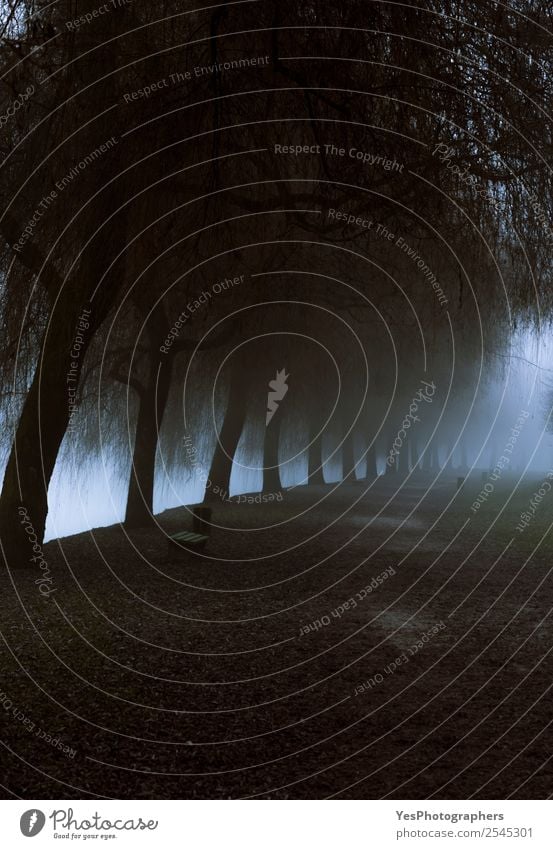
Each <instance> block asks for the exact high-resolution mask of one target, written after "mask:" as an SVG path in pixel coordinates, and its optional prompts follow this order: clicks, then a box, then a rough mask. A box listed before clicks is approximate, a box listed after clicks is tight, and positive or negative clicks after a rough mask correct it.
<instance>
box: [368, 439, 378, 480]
mask: <svg viewBox="0 0 553 849" xmlns="http://www.w3.org/2000/svg"><path fill="white" fill-rule="evenodd" d="M366 457H367V479H368V480H374V479H375V478H377V477H378V469H377V467H376V448H375V445H374V442H372V443H371V445H370V446H369V448H368V449H367V453H366Z"/></svg>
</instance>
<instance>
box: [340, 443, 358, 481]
mask: <svg viewBox="0 0 553 849" xmlns="http://www.w3.org/2000/svg"><path fill="white" fill-rule="evenodd" d="M355 465H356V463H355V451H354V446H353V432H350V433H349V434H348V435H347V436H346V437H345V439H344V441H343V443H342V482H344V481H348V482H350V483H352V482H353V481H355V480H357V478H356V476H355Z"/></svg>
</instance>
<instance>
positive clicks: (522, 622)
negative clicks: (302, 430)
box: [0, 478, 553, 798]
mask: <svg viewBox="0 0 553 849" xmlns="http://www.w3.org/2000/svg"><path fill="white" fill-rule="evenodd" d="M428 483H429V481H428V480H426V479H418V480H413V481H410V482H408V483H407V484H406V485H404V486H403V487H402V488H401V489H400V490H399V491H398V483H397V482H390V481H389V480H384V479H379V480H378V481H377V482H376V483H375V484H373V485H372V486H370V487H369V489H368V491H367V487H366V486H363V485H362V484H360V483H357V484H354V485H350V486H347V487H346V486H342V487H340V488H338V489H335V490H333V488H332V487H321V488H310V489H306V488H297V489H295V490H292V491H287V492H286V493H284V497H283V500H282V502H274V503H270V504H248V503H240V504H236V503H226V504H221V505H220V506H219V507H217V508H216V509H215V512H214V517H213V518H214V524H215V525H216V527H215V529H214V531H213V534H212V539H211V541H210V545H209V547H208V549H207V551H206V556H205V557H195V558H186V557H185V558H184V559H181V560H177V561H175V560H174V559H173V560H168V559H167V542H166V537H165V533H166V532H169V533H170V532H174V531H175V530H176V529H181V528H183V527H184V526H185V525H187V524H189V522H188V518H189V517H188V514H187V511H186V510H185V509H181V510H173V511H168V512H167V513H165V514H163V515H162V516H160V517H158V521H159V525H160V529H152V530H144V531H140V532H136V533H134V534H132V535H131V537H130V538H129V537H127V536H126V535H125V534H124V532H123V531H122V529H121V528H119V527H113V528H106V529H100V530H98V531H95V532H94V533H90V534H80V535H78V536H76V537H70V538H67V539H65V540H61V541H56V542H52V543H49V544H48V545H47V546H45V555H46V558H47V560H48V564H49V566H50V569H51V572H52V576H53V586H54V587H55V592H53V593H52V594H51V595H50V597H49V598H42V597H41V596H40V594H39V593H38V591H37V586H36V585H35V584H34V580H35V579H36V575H35V572H34V571H33V570H31V569H29V570H24V571H20V572H18V573H17V574H14V575H12V576H11V578H6V577H4V579H3V581H4V586H3V589H4V592H3V594H2V599H3V603H2V623H3V624H2V631H3V635H4V637H5V644H4V648H3V656H2V669H3V675H2V683H1V685H0V689H1V691H2V695H3V697H4V701H3V707H4V710H3V711H1V712H0V716H1V719H2V724H3V734H2V739H3V740H4V741H5V747H4V748H3V751H2V775H3V776H4V779H3V780H4V783H5V784H6V786H7V787H8V788H10V789H11V790H12V791H13V792H14V793H15V794H18V795H21V796H25V797H27V798H53V797H62V798H64V797H68V798H71V797H79V796H84V797H87V796H91V797H94V796H100V797H128V798H151V797H156V798H171V797H177V798H182V797H184V798H188V797H233V798H234V797H243V796H255V797H271V798H279V797H284V798H297V797H301V798H321V797H326V796H336V797H341V798H381V797H384V796H391V797H397V798H424V797H429V796H435V797H437V798H468V797H470V796H474V797H476V798H478V797H480V798H504V797H506V796H508V795H510V794H513V795H514V796H515V797H528V798H543V797H546V796H548V795H549V794H550V793H551V792H552V791H553V783H552V780H551V773H552V770H553V766H552V765H551V764H550V762H549V760H548V758H549V754H548V752H549V751H550V749H551V746H550V744H551V730H550V728H549V726H548V724H549V722H550V721H551V720H552V719H553V715H552V711H551V708H550V705H551V703H552V700H551V697H550V693H549V690H548V688H549V687H550V685H551V682H552V680H553V678H552V674H551V673H552V671H553V662H552V658H551V653H550V652H551V647H552V646H553V627H552V624H551V617H550V616H549V610H550V607H551V603H552V599H553V593H552V591H551V590H552V587H551V578H550V576H549V570H550V566H551V559H550V553H551V545H550V543H549V542H548V540H547V539H545V541H544V542H540V538H541V536H542V535H543V533H544V532H545V531H546V530H547V527H548V524H549V522H550V519H551V506H550V505H547V504H544V506H543V509H542V510H541V512H539V513H538V515H536V518H535V520H534V522H533V523H532V525H531V526H529V527H528V528H527V529H526V530H525V532H524V533H523V534H520V533H518V532H516V531H515V526H516V524H517V521H518V516H519V514H520V512H522V511H523V510H524V509H525V505H526V504H527V502H528V499H529V497H530V496H531V493H532V492H533V489H534V488H535V481H526V482H525V483H524V486H523V487H522V489H521V491H520V492H517V493H515V495H514V496H513V497H512V498H511V502H510V503H509V504H507V500H508V499H509V497H510V496H511V495H512V492H513V482H512V481H511V482H507V481H506V482H504V483H503V484H502V485H501V486H498V487H497V489H496V491H495V493H494V497H493V499H491V500H490V503H489V504H487V505H486V506H485V507H484V508H483V509H482V510H480V511H479V512H478V513H476V514H474V513H473V512H472V511H471V509H470V506H471V504H472V503H473V501H474V498H475V496H476V494H477V492H478V490H479V488H480V481H479V479H476V478H475V480H474V481H471V482H469V483H468V484H467V486H466V487H465V490H464V491H462V492H461V493H460V494H457V493H456V487H455V481H454V480H453V479H452V480H444V481H440V482H438V483H437V484H435V486H433V487H432V488H431V489H430V490H429V489H428ZM494 523H495V524H494ZM536 545H537V546H538V547H537V550H535V551H534V549H535V548H536ZM384 576H385V577H384ZM379 581H380V583H379ZM6 643H7V645H6ZM0 698H2V696H0ZM8 702H11V703H12V705H11V706H7V705H8ZM16 714H17V715H16ZM21 716H23V717H24V718H25V719H26V720H27V722H26V721H25V719H23V718H21ZM31 723H33V724H34V726H33V728H32V729H31V727H30V726H31ZM48 738H49V739H48ZM56 741H59V742H56ZM62 746H66V747H68V748H69V749H72V750H73V751H74V754H73V755H71V753H70V752H69V753H67V752H64V751H62V750H61V748H60V747H62Z"/></svg>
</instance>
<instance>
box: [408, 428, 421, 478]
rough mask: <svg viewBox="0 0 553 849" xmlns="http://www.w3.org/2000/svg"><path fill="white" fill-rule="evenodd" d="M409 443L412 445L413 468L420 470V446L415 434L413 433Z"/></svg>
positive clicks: (416, 470)
mask: <svg viewBox="0 0 553 849" xmlns="http://www.w3.org/2000/svg"><path fill="white" fill-rule="evenodd" d="M409 443H410V446H411V469H412V470H413V471H414V472H418V471H419V468H420V457H419V446H418V443H417V440H416V438H415V436H414V435H413V434H412V435H411V437H410V439H409Z"/></svg>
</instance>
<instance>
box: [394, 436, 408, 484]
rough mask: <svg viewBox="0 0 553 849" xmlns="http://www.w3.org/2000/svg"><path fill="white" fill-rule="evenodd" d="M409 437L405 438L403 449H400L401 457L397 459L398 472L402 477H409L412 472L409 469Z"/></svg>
mask: <svg viewBox="0 0 553 849" xmlns="http://www.w3.org/2000/svg"><path fill="white" fill-rule="evenodd" d="M409 443H410V439H409V437H406V438H405V441H404V443H403V445H402V446H401V448H400V449H399V457H398V458H397V470H398V473H399V474H400V475H403V476H404V477H407V475H408V474H409V472H410V468H409Z"/></svg>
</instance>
